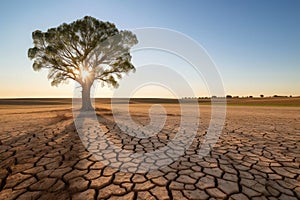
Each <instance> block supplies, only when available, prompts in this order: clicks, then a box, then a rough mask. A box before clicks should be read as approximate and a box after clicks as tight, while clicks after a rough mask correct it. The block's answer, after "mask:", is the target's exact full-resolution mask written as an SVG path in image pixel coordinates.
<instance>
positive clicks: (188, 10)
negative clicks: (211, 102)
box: [0, 0, 300, 98]
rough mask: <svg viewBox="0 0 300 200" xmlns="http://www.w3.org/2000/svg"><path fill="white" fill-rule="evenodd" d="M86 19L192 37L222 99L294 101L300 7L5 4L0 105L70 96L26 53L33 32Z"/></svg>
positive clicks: (1, 7) (298, 81) (11, 0)
mask: <svg viewBox="0 0 300 200" xmlns="http://www.w3.org/2000/svg"><path fill="white" fill-rule="evenodd" d="M85 15H90V16H93V17H96V18H98V19H100V20H103V21H110V22H113V23H115V24H116V25H117V27H118V28H119V29H134V28H140V27H149V26H150V27H164V28H170V29H174V30H177V31H179V32H182V33H184V34H186V35H188V36H190V37H192V38H193V39H195V40H196V41H197V42H198V43H199V44H201V45H202V46H203V47H204V48H205V49H206V50H207V52H208V53H209V55H210V56H211V58H212V59H213V60H214V62H215V63H216V65H217V67H218V69H219V71H220V73H221V76H222V78H223V82H224V87H225V90H226V93H227V94H232V95H240V96H243V95H244V96H246V95H254V96H258V95H260V94H265V95H274V94H280V95H300V1H289V0H287V1H284V0H282V1H214V0H213V1H208V0H207V1H197V0H194V1H174V0H173V1H171V0H165V1H145V0H144V1H121V0H120V1H99V0H94V1H88V0H87V1H76V0H75V1H67V0H61V1H58V0H52V1H42V0H41V1H33V0H27V1H16V0H3V1H0V27H1V29H0V40H1V45H0V55H1V57H0V58H1V59H0V67H1V74H0V98H5V97H68V96H69V97H71V95H72V84H70V85H65V86H60V87H58V88H56V87H51V86H50V82H49V81H48V80H47V77H46V75H47V73H46V72H41V73H38V72H34V71H33V70H32V68H31V64H32V62H31V61H30V60H29V59H28V58H27V50H28V48H30V47H32V39H31V33H32V31H34V30H36V29H40V30H43V31H46V30H47V29H48V28H50V27H56V26H58V25H60V24H61V23H63V22H71V21H74V20H76V19H79V18H82V17H83V16H85ZM100 91H101V90H100ZM102 91H103V93H102V94H100V96H109V95H111V90H110V89H107V88H103V89H102ZM197 95H199V96H201V95H202V94H201V92H200V93H199V94H197Z"/></svg>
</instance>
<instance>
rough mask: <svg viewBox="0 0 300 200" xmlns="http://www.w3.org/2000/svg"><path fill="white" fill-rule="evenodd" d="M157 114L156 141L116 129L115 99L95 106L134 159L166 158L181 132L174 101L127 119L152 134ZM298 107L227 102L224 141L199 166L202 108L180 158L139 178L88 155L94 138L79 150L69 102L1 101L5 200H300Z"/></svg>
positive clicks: (113, 138) (107, 157)
mask: <svg viewBox="0 0 300 200" xmlns="http://www.w3.org/2000/svg"><path fill="white" fill-rule="evenodd" d="M122 102H123V100H120V101H119V102H117V104H118V103H119V104H120V105H121V104H122ZM154 104H160V105H161V106H162V107H163V108H164V109H165V113H166V121H165V124H164V126H163V127H162V130H160V131H158V132H157V133H156V134H154V135H152V136H151V137H148V138H138V137H133V136H131V135H128V134H126V133H125V132H124V131H122V130H121V129H120V128H119V127H118V126H117V124H116V122H115V118H114V115H113V113H112V111H111V101H110V100H109V99H97V100H96V114H97V115H96V116H97V120H98V122H99V124H100V126H101V127H102V131H103V134H104V136H105V137H106V138H107V139H108V140H109V141H110V142H112V143H113V144H115V145H116V146H118V147H119V148H120V149H125V150H127V151H129V152H132V153H141V152H142V153H147V152H153V151H156V150H159V149H161V148H163V147H164V146H166V145H167V144H168V143H169V142H171V141H172V140H173V139H174V138H175V137H176V134H177V132H178V130H179V128H180V123H181V121H180V120H181V117H182V114H181V112H180V104H178V101H177V100H168V99H167V100H166V99H134V100H132V101H131V104H130V106H129V111H130V113H131V118H132V119H133V121H134V122H135V123H136V124H138V125H140V126H141V127H142V126H146V125H147V124H149V122H150V121H151V118H150V117H149V108H150V107H151V106H152V105H154ZM298 104H299V98H282V99H280V98H270V99H268V98H262V99H252V100H251V99H250V100H249V99H244V100H243V99H241V100H235V99H230V100H229V101H228V105H229V106H227V111H226V119H225V123H224V127H223V129H222V132H221V135H220V137H219V139H218V141H217V142H216V144H215V145H214V146H213V148H212V150H211V151H210V153H209V154H208V155H206V156H204V157H200V156H199V155H198V154H197V152H198V150H199V149H200V147H201V144H202V143H203V139H204V137H205V135H206V134H207V130H208V127H209V123H210V119H211V106H210V105H206V102H203V101H201V100H199V108H198V109H199V113H200V116H199V119H198V120H199V124H198V130H197V134H196V136H195V138H193V140H192V143H191V145H190V146H188V147H187V149H186V151H185V152H184V153H183V155H180V156H179V157H178V159H176V160H174V161H173V162H171V163H168V164H166V166H164V167H162V168H159V169H156V170H152V171H148V172H145V173H135V172H134V171H132V172H130V171H124V170H121V169H120V167H115V166H120V165H130V163H131V160H130V159H127V161H126V162H125V161H124V160H126V159H121V158H119V155H118V151H117V152H109V151H107V150H108V147H106V146H105V144H104V145H102V146H101V149H102V151H105V152H108V153H102V154H101V156H95V155H94V154H92V153H91V152H90V151H88V148H87V146H85V144H86V143H91V144H90V146H92V143H93V140H92V139H93V138H94V139H95V138H96V139H97V134H98V130H96V129H95V130H93V132H92V133H90V134H88V135H87V137H89V138H88V140H85V144H84V143H83V139H82V138H81V137H80V136H79V134H78V131H77V130H76V127H75V126H74V119H73V113H72V106H71V100H70V99H3V100H0V116H1V117H0V183H1V184H0V199H178V200H179V199H237V200H238V199H299V198H300V107H299V105H298ZM236 105H238V106H236ZM153 115H154V117H155V116H156V113H154V114H153ZM89 130H92V129H89ZM95 135H96V136H95ZM88 146H89V144H88ZM165 155H166V156H167V155H168V154H167V153H166V154H165ZM107 161H109V162H108V164H107ZM145 162H148V161H147V160H145ZM128 163H129V164H128Z"/></svg>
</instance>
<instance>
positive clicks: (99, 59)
mask: <svg viewBox="0 0 300 200" xmlns="http://www.w3.org/2000/svg"><path fill="white" fill-rule="evenodd" d="M32 39H33V44H34V47H33V48H30V49H29V50H28V57H29V58H30V59H31V60H33V61H34V62H33V65H32V67H33V69H34V70H35V71H39V70H41V69H48V72H49V73H48V79H50V80H52V82H51V85H52V86H58V85H59V84H61V83H66V82H67V81H68V80H74V81H76V82H78V83H79V84H80V86H81V87H82V108H81V109H82V110H93V106H92V104H91V99H90V89H91V86H92V85H93V83H94V81H96V80H98V81H100V82H102V86H103V85H105V84H106V85H108V86H112V87H117V86H118V80H119V79H121V78H122V76H123V75H124V74H128V73H129V72H131V71H135V68H134V66H133V64H132V63H131V55H130V49H131V47H132V46H134V45H135V44H137V42H138V41H137V38H136V36H135V35H134V34H133V33H132V32H130V31H119V30H118V29H117V28H116V26H115V25H114V24H112V23H110V22H102V21H99V20H97V19H95V18H93V17H90V16H86V17H84V18H82V19H79V20H77V21H74V22H72V23H70V24H66V23H63V24H62V25H60V26H58V27H57V28H50V29H48V30H47V32H42V31H40V30H36V31H34V32H33V33H32Z"/></svg>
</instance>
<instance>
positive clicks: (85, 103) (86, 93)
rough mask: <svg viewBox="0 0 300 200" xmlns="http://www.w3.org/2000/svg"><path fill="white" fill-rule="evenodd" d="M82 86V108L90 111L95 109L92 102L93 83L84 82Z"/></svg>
mask: <svg viewBox="0 0 300 200" xmlns="http://www.w3.org/2000/svg"><path fill="white" fill-rule="evenodd" d="M81 86H82V102H81V103H82V106H81V110H83V111H89V110H94V108H93V106H92V102H91V96H90V95H91V86H92V84H88V83H84V84H82V85H81Z"/></svg>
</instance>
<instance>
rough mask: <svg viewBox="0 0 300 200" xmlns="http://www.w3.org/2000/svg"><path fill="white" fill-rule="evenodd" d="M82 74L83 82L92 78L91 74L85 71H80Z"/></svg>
mask: <svg viewBox="0 0 300 200" xmlns="http://www.w3.org/2000/svg"><path fill="white" fill-rule="evenodd" d="M80 74H81V78H82V80H83V81H85V80H86V79H87V78H88V77H89V76H90V72H89V71H87V70H84V69H81V70H80Z"/></svg>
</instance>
